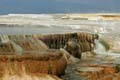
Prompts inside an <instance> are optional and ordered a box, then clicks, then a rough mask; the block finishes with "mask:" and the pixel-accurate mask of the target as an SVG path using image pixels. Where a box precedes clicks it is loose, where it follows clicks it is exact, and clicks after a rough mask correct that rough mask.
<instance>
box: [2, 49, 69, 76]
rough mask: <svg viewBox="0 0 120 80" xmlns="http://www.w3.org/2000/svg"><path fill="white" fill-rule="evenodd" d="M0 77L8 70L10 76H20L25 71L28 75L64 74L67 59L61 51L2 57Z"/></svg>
mask: <svg viewBox="0 0 120 80" xmlns="http://www.w3.org/2000/svg"><path fill="white" fill-rule="evenodd" d="M0 64H1V65H0V70H1V71H0V76H3V75H4V74H5V71H6V70H7V71H8V73H10V74H19V73H21V71H22V70H21V69H24V71H25V73H26V74H32V73H34V74H37V73H45V74H53V75H57V76H60V75H62V74H64V71H65V69H66V66H67V61H66V58H65V57H64V56H63V53H62V52H61V51H60V50H46V51H40V52H25V53H23V54H21V55H18V54H11V55H9V54H8V55H0Z"/></svg>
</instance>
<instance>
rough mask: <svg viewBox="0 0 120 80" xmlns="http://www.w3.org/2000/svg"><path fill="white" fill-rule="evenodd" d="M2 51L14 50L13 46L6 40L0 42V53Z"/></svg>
mask: <svg viewBox="0 0 120 80" xmlns="http://www.w3.org/2000/svg"><path fill="white" fill-rule="evenodd" d="M2 52H15V50H14V48H13V45H12V44H11V43H10V42H8V43H2V44H0V53H2Z"/></svg>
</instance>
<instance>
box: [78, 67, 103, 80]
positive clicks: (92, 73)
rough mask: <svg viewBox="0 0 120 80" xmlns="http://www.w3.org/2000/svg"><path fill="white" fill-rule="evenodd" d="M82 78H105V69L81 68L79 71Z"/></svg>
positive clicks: (93, 79) (95, 79) (91, 79)
mask: <svg viewBox="0 0 120 80" xmlns="http://www.w3.org/2000/svg"><path fill="white" fill-rule="evenodd" d="M77 71H78V72H79V73H80V75H81V76H84V77H86V78H88V79H90V80H97V78H100V77H101V76H103V71H104V69H103V68H98V67H80V68H78V69H77Z"/></svg>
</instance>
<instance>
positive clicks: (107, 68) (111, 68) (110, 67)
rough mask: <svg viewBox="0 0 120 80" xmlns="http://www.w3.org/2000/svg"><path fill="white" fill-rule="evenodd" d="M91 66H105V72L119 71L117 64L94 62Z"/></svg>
mask: <svg viewBox="0 0 120 80" xmlns="http://www.w3.org/2000/svg"><path fill="white" fill-rule="evenodd" d="M89 66H91V67H101V68H104V73H105V74H113V73H117V72H118V70H117V68H116V66H114V65H110V64H92V65H89Z"/></svg>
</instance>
